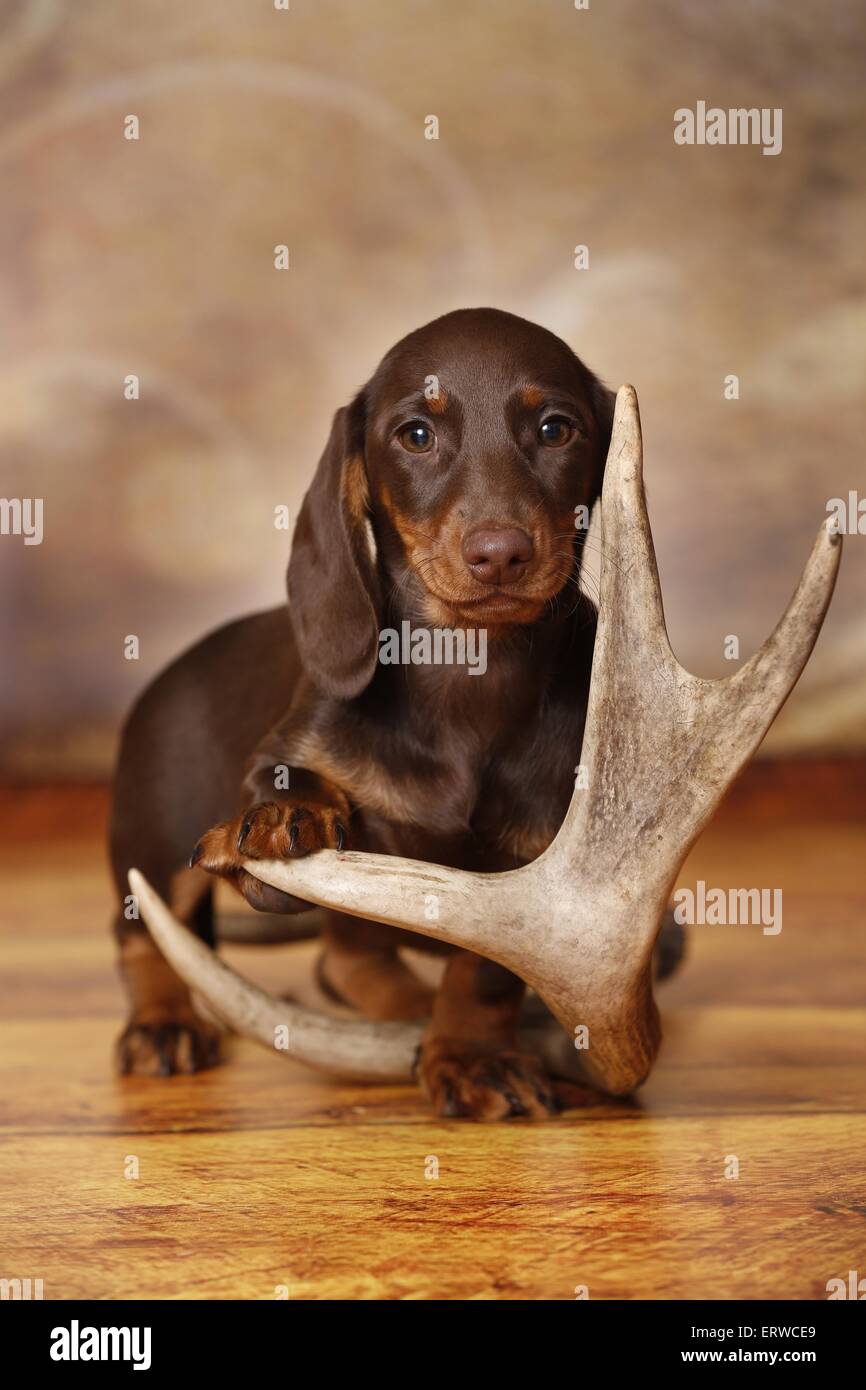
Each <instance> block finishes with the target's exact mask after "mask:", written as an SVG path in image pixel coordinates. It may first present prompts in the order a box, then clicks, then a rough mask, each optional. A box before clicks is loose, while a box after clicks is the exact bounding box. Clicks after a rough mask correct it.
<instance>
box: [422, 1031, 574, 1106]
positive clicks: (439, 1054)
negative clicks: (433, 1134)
mask: <svg viewBox="0 0 866 1390" xmlns="http://www.w3.org/2000/svg"><path fill="white" fill-rule="evenodd" d="M418 1075H419V1078H420V1081H421V1085H422V1088H423V1089H424V1091H425V1092H426V1094H427V1095H428V1096H429V1098H430V1100H431V1101H432V1103H433V1108H434V1110H435V1111H436V1114H437V1115H442V1116H444V1117H447V1118H457V1117H462V1118H465V1119H471V1120H507V1119H511V1118H513V1117H520V1118H523V1119H533V1120H546V1119H549V1118H550V1116H551V1115H555V1114H556V1113H557V1111H558V1110H559V1108H560V1107H559V1102H558V1101H557V1098H556V1095H555V1092H554V1089H553V1084H552V1082H551V1080H550V1078H549V1076H548V1075H547V1073H546V1072H545V1070H544V1067H543V1066H542V1064H541V1062H540V1061H539V1059H538V1058H537V1057H535V1056H533V1055H532V1054H530V1053H526V1052H516V1051H502V1052H491V1051H490V1050H489V1049H488V1050H483V1049H481V1048H478V1047H473V1045H472V1044H471V1043H467V1042H465V1041H464V1040H455V1039H449V1038H434V1039H431V1040H429V1041H428V1042H425V1043H423V1044H422V1047H421V1055H420V1058H419V1062H418Z"/></svg>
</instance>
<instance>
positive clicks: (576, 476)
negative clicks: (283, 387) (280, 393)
mask: <svg viewBox="0 0 866 1390" xmlns="http://www.w3.org/2000/svg"><path fill="white" fill-rule="evenodd" d="M613 399H614V398H613V394H612V393H611V392H609V391H607V390H606V389H605V388H604V387H603V386H602V385H601V384H600V383H599V382H598V380H597V379H596V378H595V377H594V376H593V374H592V373H591V372H590V371H589V370H588V369H587V368H586V367H585V366H584V365H583V363H582V362H581V361H580V360H579V359H578V358H577V357H576V356H575V355H574V353H573V352H572V351H571V349H570V348H569V347H568V346H567V345H566V344H565V343H564V342H562V341H561V339H559V338H557V337H555V336H554V335H553V334H552V333H548V332H547V331H546V330H545V329H543V328H538V327H537V326H536V325H534V324H531V323H528V322H527V321H526V320H525V319H520V318H516V317H515V316H514V315H512V314H505V313H502V312H500V311H498V310H493V309H465V310H459V311H457V312H456V313H452V314H446V315H445V316H444V317H442V318H439V319H436V320H435V321H434V322H433V323H430V324H428V325H426V327H424V328H421V329H418V330H417V331H416V332H415V333H412V334H410V335H409V336H408V337H407V338H404V339H403V340H402V341H401V342H399V343H398V344H397V345H396V346H395V347H394V348H392V349H391V351H390V352H389V353H388V354H387V356H386V357H385V358H384V359H383V361H382V363H381V364H380V366H379V368H378V369H377V371H376V372H375V374H374V376H373V377H372V378H371V380H370V382H369V383H368V384H367V386H366V387H365V388H364V389H363V391H361V392H360V393H359V394H358V396H357V397H356V398H355V400H354V401H353V402H352V404H351V406H349V407H346V408H345V409H344V410H342V411H340V412H339V413H338V415H337V416H336V418H335V421H334V427H333V429H332V432H331V438H330V441H329V443H328V446H327V448H326V450H325V454H324V455H323V457H322V460H321V462H320V464H319V468H318V471H317V474H316V477H315V479H314V482H313V485H312V487H311V488H310V491H309V493H308V494H307V497H306V499H305V502H304V507H303V510H302V513H301V516H300V518H299V521H298V527H297V530H296V533H295V541H294V545H293V551H292V558H291V561H290V564H289V592H290V598H291V602H292V611H293V621H294V624H295V630H296V634H297V636H298V641H299V644H300V646H301V649H302V655H303V656H304V659H305V663H306V665H307V666H308V669H310V670H311V673H312V674H313V676H314V678H316V679H317V680H318V682H319V684H320V685H322V687H323V688H324V689H326V690H328V691H330V692H331V693H333V694H337V695H340V696H341V697H344V698H346V697H350V696H352V695H354V694H357V693H358V692H359V691H360V690H361V689H363V688H364V686H365V685H366V684H367V682H368V681H369V680H370V678H371V676H372V674H373V670H374V668H375V663H376V655H377V649H378V629H379V622H380V620H379V614H380V609H381V598H382V595H388V594H392V595H396V596H397V603H398V607H400V608H401V609H402V611H403V612H404V613H405V615H406V616H407V617H409V618H411V619H413V620H414V621H416V622H428V623H433V624H436V625H439V626H443V627H454V626H461V625H464V626H472V627H479V626H483V627H488V628H490V627H493V626H496V627H499V626H502V625H507V624H527V623H532V622H535V621H536V620H537V619H538V618H539V617H540V616H541V615H542V614H543V613H544V612H545V608H546V605H547V604H548V602H549V601H550V600H554V599H555V598H556V597H557V595H558V594H560V593H561V592H562V591H563V590H565V589H566V587H567V586H569V585H570V584H573V583H575V582H576V576H577V570H578V567H579V563H580V551H581V548H582V543H583V538H584V535H585V531H584V529H583V528H582V526H580V525H578V526H576V525H575V519H576V517H577V519H578V521H580V520H581V519H582V517H583V516H584V515H585V513H584V512H583V511H581V512H576V508H581V509H584V508H585V509H586V510H587V511H588V509H589V508H591V506H592V504H593V502H594V501H595V500H596V498H597V496H598V493H599V490H600V487H601V479H602V472H603V468H604V460H605V457H606V454H607V448H608V444H609V442H610V429H611V422H612V418H613Z"/></svg>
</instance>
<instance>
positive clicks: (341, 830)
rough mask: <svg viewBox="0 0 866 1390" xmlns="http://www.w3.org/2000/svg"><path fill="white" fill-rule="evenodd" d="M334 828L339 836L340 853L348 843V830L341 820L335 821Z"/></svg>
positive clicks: (338, 846)
mask: <svg viewBox="0 0 866 1390" xmlns="http://www.w3.org/2000/svg"><path fill="white" fill-rule="evenodd" d="M334 830H335V832H336V836H337V853H338V854H339V852H340V850H341V849H342V848H343V846H344V844H345V843H346V831H345V829H344V827H343V826H342V825H341V824H340V822H339V821H336V822H335V823H334Z"/></svg>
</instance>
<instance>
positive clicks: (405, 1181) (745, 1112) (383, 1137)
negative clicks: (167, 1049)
mask: <svg viewBox="0 0 866 1390" xmlns="http://www.w3.org/2000/svg"><path fill="white" fill-rule="evenodd" d="M786 776H787V782H786V783H784V784H783V785H782V787H781V789H780V788H779V786H778V785H777V784H775V783H773V784H772V785H771V786H770V787H769V790H765V791H763V792H762V791H761V788H760V786H759V787H758V791H757V793H754V792H753V793H752V794H749V795H740V796H738V797H737V799H736V800H734V801H733V802H732V803H731V805H730V807H729V809H728V810H727V811H726V813H724V815H723V817H722V818H720V819H719V820H717V822H716V823H715V825H714V826H713V827H712V828H711V830H710V831H709V832H708V833H707V834H706V835H705V836H704V838H703V840H702V841H701V842H700V844H699V846H698V847H697V849H696V850H695V852H694V853H693V855H692V857H691V859H690V861H689V863H688V865H687V866H686V868H685V870H684V872H683V874H682V876H681V881H682V882H683V883H684V884H694V881H695V879H696V878H703V879H704V880H705V881H706V882H707V884H708V885H710V886H722V887H729V886H734V887H780V888H782V889H783V892H784V918H783V930H782V932H781V934H780V935H778V936H764V935H763V934H762V933H761V930H760V927H755V926H737V927H706V926H705V927H696V928H695V929H694V930H693V932H692V948H691V955H690V959H689V961H688V963H687V965H686V967H685V968H684V970H683V972H682V974H681V975H680V977H679V978H678V979H677V980H676V981H675V982H673V983H671V984H670V985H668V986H666V987H664V988H663V990H662V991H661V1004H662V1011H663V1017H664V1021H665V1043H664V1047H663V1051H662V1055H661V1059H660V1061H659V1064H658V1067H657V1069H656V1071H655V1073H654V1074H653V1076H652V1078H651V1080H650V1082H649V1083H648V1084H647V1086H646V1087H645V1088H644V1090H643V1091H642V1092H641V1095H640V1099H639V1101H637V1102H635V1103H634V1104H631V1105H626V1104H617V1105H610V1106H608V1107H599V1108H597V1109H593V1110H590V1111H583V1112H575V1113H572V1114H568V1115H565V1116H563V1117H561V1118H559V1119H558V1120H552V1121H551V1122H549V1123H544V1124H531V1123H526V1122H520V1121H514V1122H511V1123H509V1124H507V1125H504V1126H503V1125H500V1126H473V1125H471V1124H467V1123H465V1122H459V1121H447V1122H446V1121H435V1120H433V1119H431V1117H430V1116H429V1114H428V1112H427V1110H426V1108H425V1103H424V1101H423V1100H422V1098H421V1097H420V1095H419V1094H418V1093H417V1092H416V1091H415V1090H413V1089H411V1088H409V1087H405V1088H374V1089H365V1088H359V1087H347V1086H344V1085H338V1084H335V1083H330V1082H327V1081H324V1080H322V1079H321V1078H320V1077H318V1076H317V1075H314V1074H310V1073H307V1072H305V1071H304V1070H303V1069H302V1068H301V1067H300V1066H299V1065H296V1064H292V1063H286V1062H284V1061H282V1060H279V1059H277V1058H276V1057H274V1056H273V1055H269V1054H268V1053H266V1052H264V1051H259V1050H257V1049H256V1048H255V1047H254V1046H253V1045H252V1044H246V1043H243V1044H242V1043H238V1042H233V1043H232V1044H231V1045H230V1049H229V1053H230V1055H229V1059H228V1062H227V1064H226V1065H224V1066H223V1067H221V1068H220V1069H219V1070H217V1071H214V1072H210V1073H205V1074H202V1075H199V1076H196V1077H192V1078H172V1079H170V1080H166V1081H161V1080H158V1079H153V1080H150V1079H131V1080H125V1081H121V1080H118V1079H116V1078H115V1077H114V1076H113V1075H112V1071H111V1067H110V1063H109V1057H110V1051H111V1044H112V1040H113V1038H114V1036H115V1034H116V1033H117V1031H118V1027H119V1024H120V1021H121V1015H122V1004H121V996H120V991H119V988H118V986H117V984H116V982H115V975H114V964H113V958H112V949H111V944H110V940H109V934H108V929H107V923H108V919H109V910H110V899H109V887H108V879H107V874H106V870H105V864H104V859H103V854H102V843H101V836H102V826H103V823H104V815H105V800H104V795H103V794H102V793H101V792H98V791H89V792H76V791H70V790H58V791H56V792H51V793H46V792H23V793H17V792H16V793H12V792H6V793H2V794H0V809H2V813H3V824H4V834H3V837H2V850H0V856H2V862H0V868H2V882H3V891H2V902H0V1277H3V1278H15V1277H17V1278H27V1277H29V1278H31V1279H35V1278H41V1279H42V1280H43V1281H44V1294H45V1297H46V1298H124V1299H126V1298H204V1299H210V1298H243V1299H271V1298H274V1297H275V1296H276V1295H275V1290H276V1289H277V1287H278V1286H284V1288H285V1290H287V1292H288V1296H289V1297H291V1298H352V1299H355V1298H423V1299H428V1298H483V1299H487V1298H527V1299H539V1298H545V1299H571V1298H573V1297H574V1296H575V1288H576V1287H577V1286H587V1287H588V1290H589V1295H590V1297H591V1298H596V1299H602V1298H649V1297H661V1298H676V1299H679V1298H764V1297H771V1296H772V1297H780V1298H796V1299H801V1298H807V1299H808V1298H823V1297H826V1292H825V1288H826V1283H827V1280H828V1279H831V1278H833V1277H835V1276H842V1277H847V1272H848V1271H849V1270H852V1269H854V1270H859V1272H860V1275H861V1276H863V1275H866V1163H864V1158H866V1065H864V1059H866V930H864V910H866V826H864V824H863V823H862V821H861V822H858V821H857V820H856V819H854V818H853V815H851V814H849V807H848V803H846V800H845V798H844V797H837V796H836V795H835V794H834V793H833V787H832V778H831V779H830V783H831V785H830V788H829V793H828V788H827V787H826V786H823V785H822V784H821V781H820V778H818V780H817V781H813V780H810V779H808V778H805V777H804V775H803V774H801V773H799V772H797V771H796V770H795V771H793V772H790V773H789V774H786ZM759 780H760V779H759ZM299 949H301V950H303V949H308V948H304V947H301V948H299V947H286V946H283V947H276V948H274V947H270V948H265V947H258V948H250V947H233V948H231V950H230V951H229V952H228V954H229V955H230V956H231V958H232V959H233V960H234V961H235V962H236V963H238V964H240V965H242V966H243V967H244V968H245V969H247V970H248V971H249V973H254V974H256V975H257V976H258V977H259V978H260V979H262V980H269V981H270V982H271V983H272V984H277V985H280V984H281V983H282V981H283V980H284V978H285V977H286V976H287V975H289V974H290V973H291V971H290V953H291V952H293V951H298V950H299ZM731 1155H733V1156H735V1157H736V1159H737V1160H738V1162H739V1177H738V1178H736V1179H731V1178H728V1177H726V1163H730V1160H729V1157H728V1156H731ZM429 1156H435V1158H436V1159H437V1160H438V1172H439V1176H438V1178H436V1179H432V1180H431V1179H429V1178H427V1177H425V1167H426V1166H428V1158H429ZM131 1157H134V1158H135V1159H137V1160H138V1166H139V1176H138V1178H132V1179H131V1178H128V1177H126V1176H125V1169H126V1168H127V1167H128V1166H129V1164H130V1159H131Z"/></svg>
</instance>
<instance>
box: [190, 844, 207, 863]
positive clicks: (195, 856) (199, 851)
mask: <svg viewBox="0 0 866 1390" xmlns="http://www.w3.org/2000/svg"><path fill="white" fill-rule="evenodd" d="M203 854H204V845H203V844H202V842H201V840H199V842H198V844H197V845H196V847H195V849H194V850H193V852H192V854H191V855H190V856H189V867H190V868H191V869H194V868H195V866H196V864H197V863H198V861H199V860H200V859H201V857H202V855H203Z"/></svg>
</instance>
